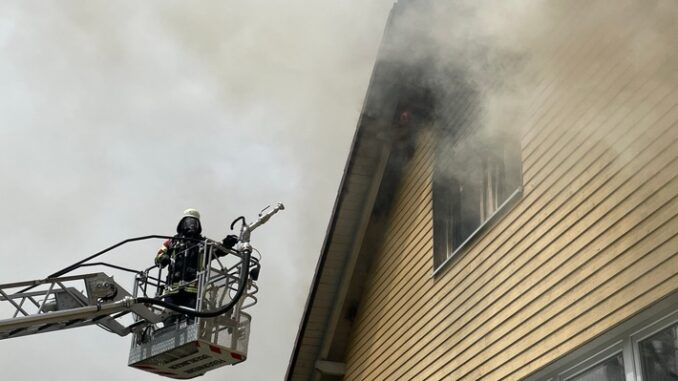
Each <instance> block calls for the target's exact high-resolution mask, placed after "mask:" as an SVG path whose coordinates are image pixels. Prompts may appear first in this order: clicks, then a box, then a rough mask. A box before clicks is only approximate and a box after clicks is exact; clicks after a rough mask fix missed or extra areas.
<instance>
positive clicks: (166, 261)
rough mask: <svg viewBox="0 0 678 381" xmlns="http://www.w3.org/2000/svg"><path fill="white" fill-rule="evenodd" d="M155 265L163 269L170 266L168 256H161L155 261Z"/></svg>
mask: <svg viewBox="0 0 678 381" xmlns="http://www.w3.org/2000/svg"><path fill="white" fill-rule="evenodd" d="M155 264H157V265H158V266H160V268H163V267H165V266H167V265H169V264H170V256H169V255H167V254H162V255H160V256H159V257H157V258H156V259H155Z"/></svg>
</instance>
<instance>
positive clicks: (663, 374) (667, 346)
mask: <svg viewBox="0 0 678 381" xmlns="http://www.w3.org/2000/svg"><path fill="white" fill-rule="evenodd" d="M638 360H639V362H640V369H641V371H642V375H643V380H653V381H670V380H673V381H675V380H678V323H674V324H671V325H669V326H668V327H665V328H663V329H661V330H660V331H659V332H657V333H655V334H653V335H651V336H650V337H648V338H646V339H644V340H640V341H639V342H638Z"/></svg>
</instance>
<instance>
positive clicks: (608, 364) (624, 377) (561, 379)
mask: <svg viewBox="0 0 678 381" xmlns="http://www.w3.org/2000/svg"><path fill="white" fill-rule="evenodd" d="M677 298H678V294H677V295H674V296H673V297H672V299H673V302H674V303H675V299H677ZM673 308H675V304H674V305H673ZM646 315H647V314H646ZM650 316H651V315H650ZM654 316H656V315H654ZM648 320H649V319H648V318H647V317H643V318H633V319H630V321H628V322H626V323H625V324H623V325H622V326H620V327H617V329H615V330H613V331H611V332H608V333H607V334H604V335H603V336H602V337H600V338H599V339H597V340H595V341H594V342H592V343H589V344H587V345H585V346H584V347H583V348H582V349H580V350H578V351H576V352H574V353H571V354H569V355H567V356H566V357H564V358H563V359H561V360H559V361H557V362H556V363H555V364H553V365H551V366H549V367H547V368H546V369H544V370H542V371H540V372H538V373H537V374H535V375H533V376H530V377H528V378H527V379H525V381H675V380H678V310H674V311H673V312H672V313H669V314H668V315H665V316H664V317H663V318H662V319H659V320H656V318H655V319H654V321H652V320H649V321H650V323H649V324H648V323H647V321H648ZM610 343H611V344H610ZM601 344H608V347H607V348H605V349H602V350H600V349H599V348H601ZM593 348H598V349H596V350H593Z"/></svg>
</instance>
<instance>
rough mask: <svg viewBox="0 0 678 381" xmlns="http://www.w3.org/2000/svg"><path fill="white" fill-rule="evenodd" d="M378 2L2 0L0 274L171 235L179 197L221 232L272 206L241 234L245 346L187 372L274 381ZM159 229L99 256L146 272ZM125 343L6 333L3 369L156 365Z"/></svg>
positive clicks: (374, 29)
mask: <svg viewBox="0 0 678 381" xmlns="http://www.w3.org/2000/svg"><path fill="white" fill-rule="evenodd" d="M392 5H393V0H376V1H371V2H361V1H357V0H324V1H318V2H308V1H300V0H284V1H282V0H280V1H276V0H268V1H262V0H248V1H239V2H238V1H231V0H227V1H200V2H187V1H174V0H163V1H160V0H154V1H146V2H137V1H116V2H110V1H93V0H81V1H74V0H73V1H71V0H69V1H60V2H58V3H57V2H44V1H37V0H21V1H14V0H9V1H3V2H1V3H0V51H1V52H2V55H0V179H1V180H0V210H1V211H2V213H4V217H3V218H0V283H9V282H16V281H24V280H32V279H40V278H43V277H45V276H46V275H48V274H50V273H52V272H54V271H56V270H58V269H61V268H62V267H65V266H67V265H69V264H71V263H73V262H75V261H77V260H79V259H81V258H83V257H85V256H87V255H90V254H92V253H94V252H96V251H98V250H100V249H102V248H104V247H106V246H108V245H110V244H113V243H115V242H118V241H120V240H122V239H125V238H129V237H134V236H141V235H147V234H165V235H171V234H173V233H174V229H175V227H176V223H177V221H178V220H179V218H180V217H181V213H182V211H183V210H184V209H186V208H197V209H199V210H200V212H201V213H202V216H203V226H204V229H205V231H204V232H205V234H206V235H207V236H209V237H212V238H222V237H224V236H225V235H226V234H229V233H230V231H229V230H228V225H229V224H230V222H231V221H232V220H233V219H234V218H235V217H237V216H239V215H245V216H247V217H249V218H254V217H255V216H256V215H257V213H258V212H259V211H260V210H261V209H262V208H264V207H265V206H266V205H268V204H270V203H274V202H283V203H285V206H286V210H285V211H283V212H281V213H280V214H278V215H276V216H275V218H273V219H271V221H270V222H269V223H268V224H267V225H265V226H264V227H262V228H260V230H257V231H256V232H255V233H254V234H253V239H252V243H253V245H254V246H255V247H257V248H258V249H259V250H260V251H261V252H262V254H263V260H262V273H261V276H260V280H259V287H260V290H261V291H260V293H259V303H258V304H257V305H256V306H255V307H253V308H252V309H251V311H250V312H251V314H252V316H253V323H252V328H251V329H252V331H251V339H250V350H249V358H248V360H247V361H246V362H245V363H243V364H240V365H238V366H234V367H227V368H222V369H220V370H217V371H213V372H211V373H208V374H207V375H206V376H205V377H204V378H203V379H205V380H217V379H224V378H228V379H230V380H280V379H282V378H283V377H284V374H285V370H286V368H287V364H288V361H289V357H290V354H291V351H292V347H293V345H294V340H295V337H296V333H297V329H298V326H299V323H300V319H301V315H302V312H303V308H304V303H305V301H306V297H307V294H308V290H309V286H310V282H311V279H312V276H313V271H314V269H315V265H316V262H317V259H318V257H319V254H320V250H321V245H322V242H323V239H324V236H325V232H326V229H327V225H328V222H329V219H330V213H331V210H332V206H333V204H334V200H335V198H336V194H337V190H338V186H339V182H340V180H341V175H342V173H343V169H344V165H345V163H346V159H347V155H348V152H349V148H350V143H351V139H352V137H353V134H354V132H355V128H356V123H357V120H358V116H359V113H360V110H361V107H362V101H363V98H364V96H365V92H366V89H367V85H368V83H369V78H370V74H371V70H372V67H373V64H374V60H375V56H376V53H377V49H378V47H379V43H380V39H381V36H382V33H383V29H384V26H385V23H386V19H387V17H388V12H389V10H390V8H391V6H392ZM159 243H160V242H150V243H141V244H135V245H131V246H129V247H126V248H124V249H123V250H120V251H118V252H114V253H111V254H110V255H107V256H106V257H104V259H105V260H107V261H109V262H113V263H116V264H119V265H123V266H127V267H133V268H144V267H147V266H148V265H150V264H151V263H152V260H153V257H154V254H155V251H156V249H157V246H158V245H159ZM114 275H115V276H116V280H117V282H118V283H120V284H121V285H123V286H128V287H130V288H131V284H132V278H131V277H130V276H128V275H124V274H118V273H115V274H114ZM5 317H6V316H0V319H1V318H5ZM129 340H130V339H129V338H120V337H117V336H114V335H111V334H109V333H107V332H104V331H103V330H101V329H99V328H97V327H86V328H79V329H75V330H66V331H61V332H54V333H48V334H44V335H34V336H29V337H22V338H17V339H10V340H3V341H0V367H1V368H2V373H3V379H7V380H37V379H41V380H43V379H45V375H46V374H49V377H48V378H49V379H50V380H55V381H56V380H79V379H98V380H102V381H108V380H128V379H132V378H134V379H135V380H153V379H157V376H154V375H151V374H147V373H144V372H140V371H138V370H134V369H131V368H128V367H127V365H126V364H127V356H128V351H129V345H130V341H129Z"/></svg>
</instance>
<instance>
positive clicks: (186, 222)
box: [177, 209, 202, 235]
mask: <svg viewBox="0 0 678 381" xmlns="http://www.w3.org/2000/svg"><path fill="white" fill-rule="evenodd" d="M193 221H195V222H193ZM177 233H180V234H189V235H200V233H202V224H201V223H200V212H198V211H197V210H196V209H186V210H184V215H183V216H182V217H181V220H179V224H178V225H177Z"/></svg>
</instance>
